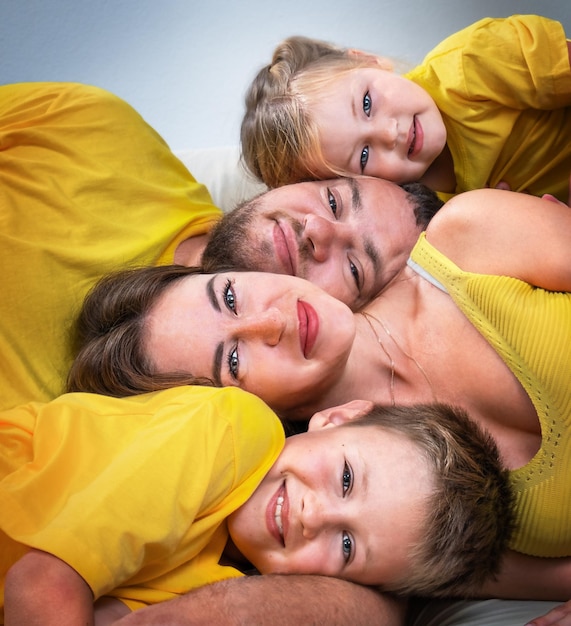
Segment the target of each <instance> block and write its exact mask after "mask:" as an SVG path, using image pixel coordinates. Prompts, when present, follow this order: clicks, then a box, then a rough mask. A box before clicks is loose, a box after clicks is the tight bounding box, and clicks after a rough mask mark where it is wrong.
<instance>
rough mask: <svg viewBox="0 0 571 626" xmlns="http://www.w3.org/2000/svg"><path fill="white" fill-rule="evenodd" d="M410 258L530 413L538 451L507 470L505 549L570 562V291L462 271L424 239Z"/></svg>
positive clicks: (422, 238)
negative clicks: (495, 357)
mask: <svg viewBox="0 0 571 626" xmlns="http://www.w3.org/2000/svg"><path fill="white" fill-rule="evenodd" d="M410 260H411V261H412V263H413V264H412V265H411V266H412V267H413V268H414V269H416V271H418V272H419V273H421V274H423V275H425V274H424V273H425V272H426V273H427V274H428V276H426V275H425V277H427V278H429V279H436V281H438V282H439V283H440V286H441V287H444V289H445V291H447V292H448V293H449V294H450V297H451V298H452V299H453V300H454V302H455V303H456V305H457V306H458V308H459V309H460V310H461V311H462V312H463V313H464V315H465V316H466V317H467V318H468V320H469V321H470V322H471V323H472V324H473V325H474V327H475V328H476V329H477V330H478V331H479V332H480V333H481V334H482V335H483V337H484V338H485V339H486V341H488V343H489V344H490V345H491V346H492V347H493V348H494V350H495V351H496V352H497V353H498V354H499V355H500V357H501V358H502V359H503V361H504V362H505V363H506V365H507V366H508V367H509V368H510V370H511V371H512V372H513V374H514V376H516V378H517V379H518V380H519V382H520V383H521V385H522V387H523V388H524V389H525V391H526V393H527V394H528V396H529V398H530V399H531V401H532V402H533V406H534V408H535V410H536V411H537V415H538V418H539V423H540V425H541V433H542V441H541V448H540V449H539V451H538V452H537V454H536V455H535V456H534V457H533V459H532V460H531V461H530V462H529V463H527V464H526V465H524V466H523V467H521V468H519V469H517V470H514V471H511V472H510V478H511V483H512V487H513V489H514V490H515V496H516V515H517V529H516V532H515V534H514V536H513V539H512V542H511V547H512V548H513V549H514V550H517V551H519V552H524V553H526V554H532V555H534V556H546V557H555V556H571V524H570V523H569V520H570V519H571V481H570V479H569V477H570V476H571V386H570V381H571V349H570V347H571V293H563V292H552V291H546V290H544V289H539V288H537V287H534V286H532V285H529V284H528V283H526V282H523V281H521V280H518V279H515V278H511V277H509V276H487V275H482V274H474V273H470V272H464V271H462V270H460V268H458V266H456V265H455V264H454V263H452V261H450V260H449V259H448V258H446V257H445V256H444V255H443V254H441V253H440V252H439V251H438V250H436V249H435V248H434V247H433V246H432V245H431V244H430V243H429V242H428V241H427V240H426V237H425V234H424V233H423V234H422V235H421V236H420V239H419V241H418V243H417V244H416V246H415V248H414V249H413V251H412V253H411V256H410ZM414 263H416V264H417V266H416V267H415V266H414ZM410 264H411V263H410V262H409V265H410Z"/></svg>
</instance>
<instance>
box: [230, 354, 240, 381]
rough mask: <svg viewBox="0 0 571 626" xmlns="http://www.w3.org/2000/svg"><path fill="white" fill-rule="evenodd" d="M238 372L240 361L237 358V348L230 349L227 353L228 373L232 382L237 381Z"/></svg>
mask: <svg viewBox="0 0 571 626" xmlns="http://www.w3.org/2000/svg"><path fill="white" fill-rule="evenodd" d="M239 370H240V359H239V358H238V348H232V350H230V352H229V353H228V371H229V372H230V375H231V376H232V378H233V379H234V380H238V373H239Z"/></svg>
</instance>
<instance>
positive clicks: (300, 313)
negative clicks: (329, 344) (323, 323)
mask: <svg viewBox="0 0 571 626" xmlns="http://www.w3.org/2000/svg"><path fill="white" fill-rule="evenodd" d="M297 319H298V320H299V343H300V346H301V351H302V353H303V356H304V357H305V358H306V359H307V358H309V355H310V354H311V350H312V349H313V346H314V344H315V340H316V339H317V334H318V332H319V318H318V317H317V313H316V312H315V309H314V308H313V307H312V306H311V305H310V304H308V303H307V302H304V301H303V300H298V302H297Z"/></svg>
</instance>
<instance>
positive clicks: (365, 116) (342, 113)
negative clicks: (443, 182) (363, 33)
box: [311, 67, 446, 183]
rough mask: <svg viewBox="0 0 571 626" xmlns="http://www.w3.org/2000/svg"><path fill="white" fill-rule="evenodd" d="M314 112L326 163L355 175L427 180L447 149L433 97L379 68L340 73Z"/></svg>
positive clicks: (318, 99) (440, 118) (402, 180)
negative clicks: (429, 170)
mask: <svg viewBox="0 0 571 626" xmlns="http://www.w3.org/2000/svg"><path fill="white" fill-rule="evenodd" d="M311 113H312V115H313V118H314V119H315V120H316V121H317V124H318V127H319V139H320V144H321V149H322V151H323V156H324V158H325V160H326V162H328V163H331V164H332V165H334V166H335V167H336V168H339V169H340V170H341V171H345V172H348V173H351V174H354V175H357V174H365V175H368V176H376V177H379V178H385V179H387V180H392V181H395V182H397V183H403V182H410V181H414V180H422V178H423V176H424V174H425V172H426V171H427V170H428V169H429V167H430V166H431V165H432V164H433V163H434V161H435V160H436V158H437V157H438V156H439V155H440V154H441V153H442V151H443V150H444V147H445V145H446V128H445V126H444V122H443V120H442V115H441V114H440V111H439V110H438V107H437V106H436V103H435V102H434V100H433V99H432V98H431V97H430V95H429V94H428V93H427V92H426V91H425V90H424V89H422V87H420V86H418V85H417V84H416V83H414V82H412V81H411V80H409V79H407V78H404V77H403V76H399V75H398V74H395V73H393V72H391V71H388V70H385V69H381V68H379V67H361V68H356V69H354V70H351V71H349V72H344V73H342V74H340V75H339V76H338V77H337V78H335V79H334V80H333V81H331V83H330V84H328V85H327V87H325V88H324V90H323V92H321V93H320V94H319V96H317V97H315V99H314V101H313V102H312V104H311ZM327 173H328V172H327V171H326V170H323V171H322V172H321V174H322V175H323V176H327Z"/></svg>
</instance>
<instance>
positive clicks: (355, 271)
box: [349, 261, 361, 291]
mask: <svg viewBox="0 0 571 626" xmlns="http://www.w3.org/2000/svg"><path fill="white" fill-rule="evenodd" d="M349 268H350V270H351V274H352V275H353V278H354V279H355V284H356V285H357V289H358V290H359V291H361V281H360V276H359V270H358V269H357V266H356V265H355V264H354V263H353V262H352V261H349Z"/></svg>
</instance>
